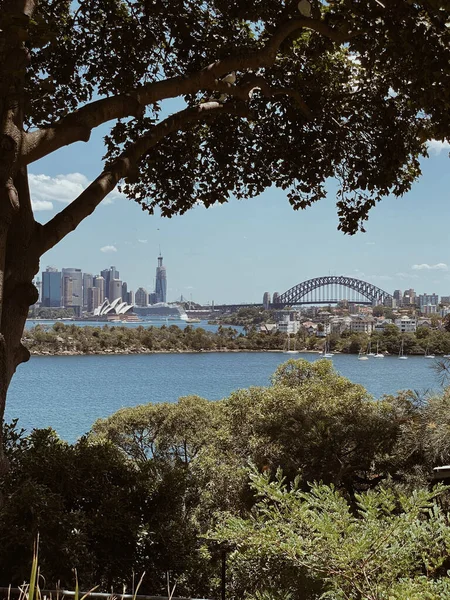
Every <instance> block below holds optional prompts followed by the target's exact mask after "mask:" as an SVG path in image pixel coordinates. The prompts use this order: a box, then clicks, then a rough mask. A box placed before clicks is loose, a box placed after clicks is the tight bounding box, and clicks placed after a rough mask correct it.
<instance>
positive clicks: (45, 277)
mask: <svg viewBox="0 0 450 600" xmlns="http://www.w3.org/2000/svg"><path fill="white" fill-rule="evenodd" d="M42 306H49V307H58V306H61V271H58V269H55V268H54V267H47V269H46V270H45V271H43V272H42Z"/></svg>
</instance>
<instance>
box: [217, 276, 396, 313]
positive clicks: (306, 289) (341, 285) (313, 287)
mask: <svg viewBox="0 0 450 600" xmlns="http://www.w3.org/2000/svg"><path fill="white" fill-rule="evenodd" d="M344 300H346V301H348V302H352V303H355V304H368V305H371V306H376V305H379V304H383V305H391V302H392V295H391V294H389V293H388V292H385V291H384V290H382V289H381V288H379V287H377V286H375V285H373V284H372V283H368V282H367V281H362V280H361V279H355V278H353V277H346V276H345V275H327V276H325V277H315V278H314V279H308V280H307V281H303V282H302V283H298V284H297V285H294V286H293V287H291V288H290V289H288V290H287V291H286V292H284V293H282V294H276V293H275V294H274V296H273V298H272V302H271V303H270V308H274V309H277V308H279V309H281V308H285V307H287V306H301V305H303V304H337V303H338V302H342V301H344ZM244 306H259V304H235V305H224V306H217V305H216V307H215V308H217V309H219V310H220V309H222V308H223V309H225V310H226V309H228V310H230V309H232V310H234V309H237V308H239V307H241V308H242V307H244Z"/></svg>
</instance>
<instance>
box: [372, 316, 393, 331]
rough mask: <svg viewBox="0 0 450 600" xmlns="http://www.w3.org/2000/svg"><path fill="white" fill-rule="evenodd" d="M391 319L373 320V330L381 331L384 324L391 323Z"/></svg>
mask: <svg viewBox="0 0 450 600" xmlns="http://www.w3.org/2000/svg"><path fill="white" fill-rule="evenodd" d="M393 324H394V323H393V322H392V319H379V320H377V321H376V322H375V326H374V328H373V330H374V331H378V332H381V333H383V331H384V328H385V327H386V325H393Z"/></svg>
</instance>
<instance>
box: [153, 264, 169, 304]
mask: <svg viewBox="0 0 450 600" xmlns="http://www.w3.org/2000/svg"><path fill="white" fill-rule="evenodd" d="M155 294H156V301H157V302H167V275H166V267H165V266H164V265H163V257H162V256H161V253H160V254H159V256H158V266H157V267H156V283H155Z"/></svg>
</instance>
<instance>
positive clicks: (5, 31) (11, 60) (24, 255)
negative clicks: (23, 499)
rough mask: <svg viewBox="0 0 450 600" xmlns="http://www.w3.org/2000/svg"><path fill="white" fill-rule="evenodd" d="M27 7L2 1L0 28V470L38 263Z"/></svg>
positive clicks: (24, 0) (23, 1) (29, 3)
mask: <svg viewBox="0 0 450 600" xmlns="http://www.w3.org/2000/svg"><path fill="white" fill-rule="evenodd" d="M33 10H34V0H5V2H4V4H3V7H2V17H3V20H4V23H2V29H1V30H0V474H2V473H3V472H4V471H5V470H6V469H7V462H6V460H5V457H4V453H3V440H2V434H3V415H4V411H5V402H6V393H7V391H8V387H9V384H10V382H11V378H12V376H13V375H14V372H15V370H16V368H17V365H19V364H20V363H21V362H23V361H25V360H27V359H28V356H29V354H28V352H27V351H26V349H25V348H23V347H22V345H21V341H20V340H21V337H22V332H23V328H24V325H25V319H26V317H27V313H28V307H29V305H30V304H32V303H33V302H35V301H36V290H35V288H34V286H33V284H32V280H33V276H34V274H35V273H36V272H37V270H38V268H39V258H38V252H37V249H38V245H37V244H38V233H39V232H38V229H37V228H38V225H37V224H36V222H35V221H34V217H33V212H32V209H31V201H30V194H29V190H28V182H27V173H26V169H23V168H20V158H21V153H22V142H23V121H24V118H23V114H24V111H23V107H24V78H25V74H26V68H27V65H28V63H29V60H30V54H29V52H28V49H27V47H26V45H25V43H24V40H26V39H27V28H28V23H29V20H30V18H31V16H32V14H33ZM33 290H34V291H33Z"/></svg>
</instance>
